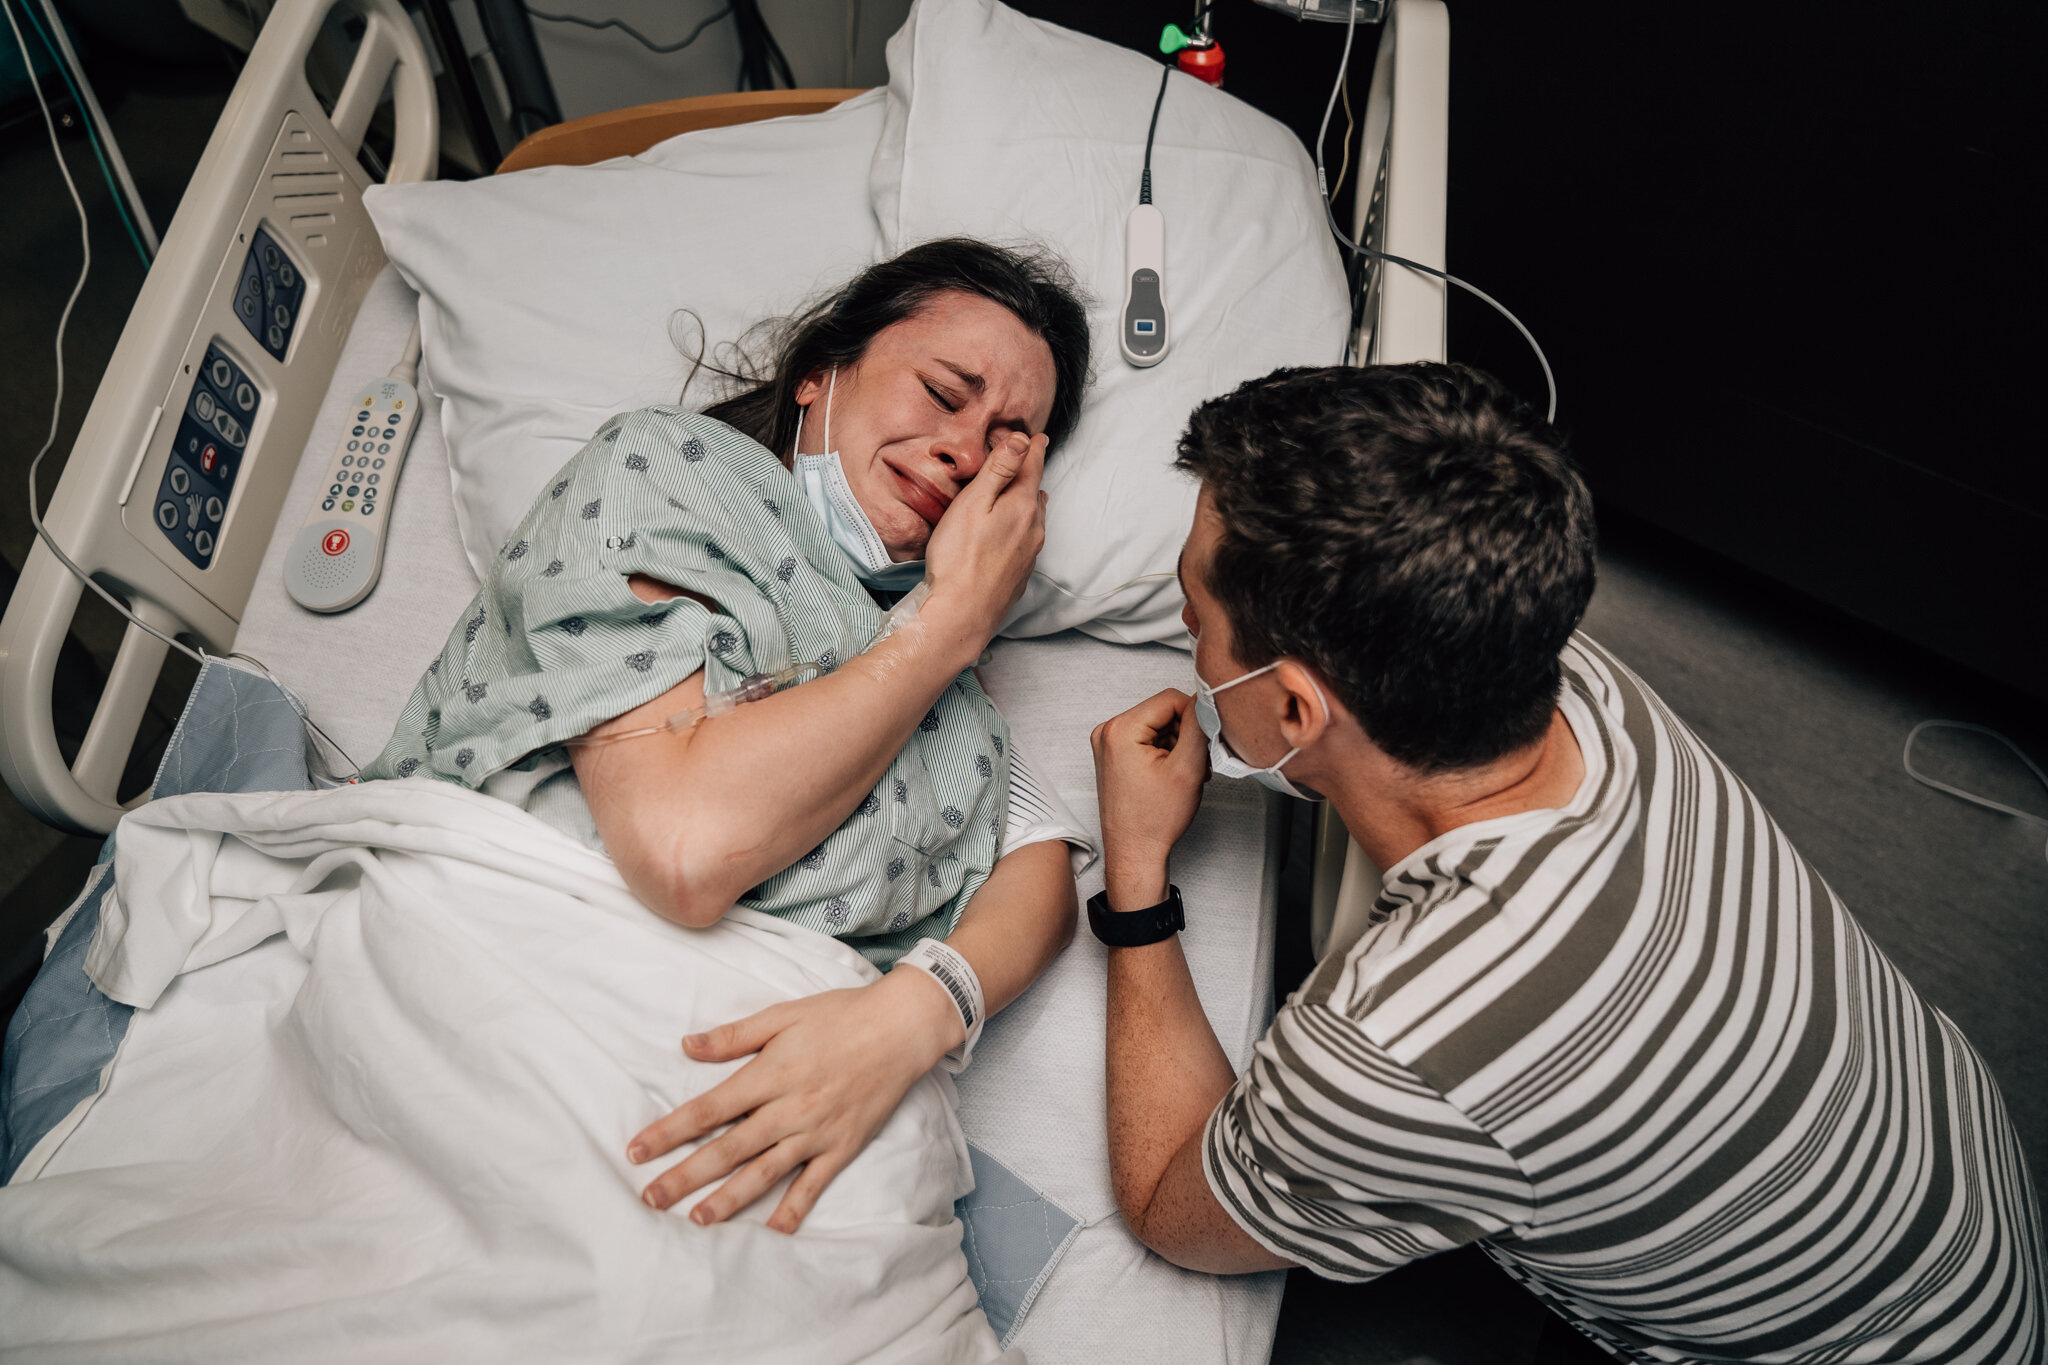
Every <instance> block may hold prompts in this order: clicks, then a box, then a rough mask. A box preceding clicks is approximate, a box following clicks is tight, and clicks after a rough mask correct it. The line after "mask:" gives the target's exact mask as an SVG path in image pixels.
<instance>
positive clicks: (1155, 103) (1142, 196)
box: [1138, 66, 1173, 204]
mask: <svg viewBox="0 0 2048 1365" xmlns="http://www.w3.org/2000/svg"><path fill="white" fill-rule="evenodd" d="M1172 75H1173V68H1172V67H1171V66H1169V67H1167V68H1166V69H1165V70H1164V71H1161V72H1160V73H1159V93H1158V94H1157V95H1154V96H1153V97H1152V126H1151V127H1149V128H1147V129H1146V130H1145V173H1144V175H1142V176H1141V177H1139V179H1138V202H1139V203H1141V204H1149V203H1151V202H1152V139H1153V137H1154V136H1155V135H1156V134H1157V133H1158V132H1159V106H1160V105H1162V104H1164V103H1166V82H1167V79H1168V78H1169V77H1171V76H1172Z"/></svg>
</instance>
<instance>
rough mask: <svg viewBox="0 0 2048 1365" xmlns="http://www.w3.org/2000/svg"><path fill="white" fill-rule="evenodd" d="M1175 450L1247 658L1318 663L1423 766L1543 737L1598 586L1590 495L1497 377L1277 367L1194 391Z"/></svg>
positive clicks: (1493, 755) (1386, 746) (1432, 768)
mask: <svg viewBox="0 0 2048 1365" xmlns="http://www.w3.org/2000/svg"><path fill="white" fill-rule="evenodd" d="M1177 464H1178V466H1179V467H1180V468H1181V469H1184V470H1187V471H1188V472H1189V473H1191V474H1193V475H1194V476H1195V477H1196V478H1198V479H1200V480H1201V481H1202V486H1203V487H1204V488H1205V489H1206V490H1207V491H1208V493H1209V495H1210V498H1211V499H1212V501H1213V502H1214V504H1215V507H1216V510H1217V512H1218V513H1219V514H1220V516H1221V520H1222V523H1223V531H1222V539H1221V541H1220V543H1219V544H1218V546H1217V549H1216V554H1215V557H1214V559H1213V560H1212V562H1211V563H1210V565H1209V568H1208V573H1207V577H1206V580H1205V583H1204V586H1205V587H1207V588H1208V590H1209V591H1210V592H1211V593H1213V594H1214V595H1215V597H1216V598H1217V600H1218V601H1219V602H1220V603H1221V604H1222V607H1223V611H1224V613H1225V615H1226V616H1227V618H1228V619H1229V622H1230V632H1231V636H1232V639H1233V640H1234V642H1235V652H1236V654H1237V655H1238V658H1239V659H1240V660H1241V661H1242V662H1243V663H1244V664H1245V665H1246V666H1248V667H1254V668H1256V667H1259V666H1260V665H1263V664H1267V663H1270V662H1272V661H1273V660H1274V659H1277V658H1281V657H1288V658H1294V659H1298V660H1300V661H1301V662H1303V663H1306V664H1308V665H1309V666H1310V667H1312V668H1313V669H1315V671H1316V672H1317V673H1318V674H1320V675H1321V676H1322V677H1323V678H1324V679H1325V680H1327V681H1328V682H1329V684H1330V685H1331V686H1333V687H1334V688H1335V689H1336V691H1337V695H1338V697H1339V698H1341V699H1342V701H1343V702H1344V705H1345V706H1346V707H1348V708H1349V709H1350V711H1351V713H1352V714H1353V715H1354V716H1356V717H1357V718H1358V721H1359V724H1360V725H1362V726H1363V727H1364V728H1365V731H1366V734H1367V735H1368V736H1370V737H1371V739H1372V741H1373V743H1375V744H1376V745H1378V746H1379V747H1380V748H1381V749H1382V750H1384V751H1385V752H1386V753H1388V754H1389V755H1391V756H1392V757H1394V758H1395V759H1397V760H1399V761H1400V762H1402V763H1405V764H1407V765H1409V766H1410V767H1413V768H1416V769H1419V770H1421V771H1423V772H1431V773H1435V772H1446V771H1451V770H1455V769H1459V768H1468V767H1472V766H1475V765H1477V764H1482V763H1487V762H1491V761H1492V760H1494V759H1497V758H1500V757H1501V756H1503V755H1505V754H1508V753H1511V752H1513V751H1514V750H1516V749H1519V748H1522V747H1524V746H1526V745H1528V744H1532V743H1534V742H1535V741H1536V740H1538V739H1540V738H1541V737H1542V735H1543V732H1544V729H1545V727H1546V726H1547V725H1548V724H1549V723H1550V714H1551V710H1552V708H1553V707H1555V705H1556V704H1557V694H1558V686H1559V677H1560V666H1559V662H1558V653H1559V651H1560V650H1562V649H1563V648H1564V645H1565V642H1566V640H1567V639H1569V638H1570V636H1571V633H1572V631H1573V630H1574V629H1575V628H1576V627H1577V626H1578V623H1579V618H1580V617H1581V616H1583V615H1584V614H1585V610H1586V602H1587V600H1588V599H1589V598H1590V597H1591V596H1592V595H1593V574H1594V564H1593V561H1594V532H1593V500H1592V496H1591V494H1590V493H1588V492H1587V490H1586V485H1585V482H1584V481H1583V480H1582V479H1581V478H1580V477H1579V473H1578V470H1577V469H1576V468H1575V467H1574V466H1573V463H1572V460H1571V458H1570V456H1569V455H1567V454H1566V453H1565V450H1564V443H1563V440H1562V438H1561V437H1560V436H1559V434H1558V432H1557V431H1556V430H1555V429H1554V428H1552V427H1551V426H1550V424H1549V423H1547V422H1545V421H1543V420H1542V419H1541V418H1539V417H1537V416H1536V415H1535V414H1534V413H1533V412H1531V411H1530V410H1529V409H1528V408H1527V407H1525V406H1524V405H1523V404H1522V403H1520V402H1519V401H1517V400H1516V399H1515V398H1514V397H1513V396H1512V395H1510V394H1509V393H1508V392H1507V390H1505V389H1503V388H1502V387H1501V386H1500V384H1499V383H1498V382H1496V381H1495V380H1494V379H1492V378H1491V377H1489V376H1488V375H1485V374H1482V373H1481V372H1479V371H1478V370H1474V369H1471V368H1468V367H1466V366H1463V365H1436V364H1415V365H1383V366H1367V367H1364V368H1356V369H1353V368H1339V367H1332V368H1327V369H1286V370H1276V371H1274V372H1273V373H1272V374H1270V375H1267V376H1266V377H1265V378H1263V379H1254V380H1251V381H1250V382H1248V383H1245V384H1242V385H1240V386H1239V387H1238V388H1237V389H1236V390H1235V391H1233V392H1231V393H1229V394H1226V395H1224V396H1223V397H1221V398H1215V399H1211V400H1210V401H1209V402H1207V403H1204V404H1203V405H1202V406H1201V407H1199V408H1197V409H1196V410H1195V414H1194V417H1193V419H1192V420H1191V421H1190V422H1189V424H1188V429H1187V433H1186V434H1185V435H1184V436H1182V437H1181V442H1180V457H1179V460H1178V461H1177ZM1217 681H1218V682H1221V681H1223V680H1222V679H1220V678H1219V679H1217Z"/></svg>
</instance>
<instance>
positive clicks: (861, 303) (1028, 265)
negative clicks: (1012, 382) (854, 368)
mask: <svg viewBox="0 0 2048 1365" xmlns="http://www.w3.org/2000/svg"><path fill="white" fill-rule="evenodd" d="M948 292H952V293H961V294H973V295H976V296H978V297H980V298H984V299H987V300H989V302H991V303H997V304H1001V305H1002V306H1003V307H1005V308H1007V309H1009V310H1010V311H1011V312H1012V313H1014V314H1016V316H1017V320H1018V321H1019V322H1022V323H1023V324H1024V325H1025V326H1026V327H1028V328H1030V329H1031V330H1032V332H1034V333H1035V334H1036V335H1037V336H1038V337H1040V338H1041V339H1042V340H1043V341H1044V342H1045V344H1046V346H1047V348H1048V349H1050V350H1051V351H1052V371H1053V398H1052V417H1051V419H1050V420H1049V421H1047V422H1046V424H1045V434H1046V436H1047V437H1048V438H1049V441H1048V444H1049V445H1050V446H1052V447H1057V446H1058V445H1059V443H1060V442H1061V441H1062V440H1064V439H1065V438H1066V436H1067V434H1068V433H1069V432H1071V431H1072V430H1073V429H1074V423H1075V421H1077V420H1078V419H1079V418H1080V415H1081V395H1082V391H1083V390H1084V389H1086V388H1087V386H1088V314H1087V310H1086V309H1084V308H1083V307H1082V304H1081V300H1080V297H1079V294H1078V291H1077V290H1076V288H1075V285H1074V280H1073V275H1072V273H1071V272H1069V271H1068V269H1067V267H1066V266H1065V264H1064V263H1062V262H1061V261H1060V259H1059V258H1058V257H1057V256H1055V255H1053V254H1052V253H1051V252H1049V251H1043V250H1025V249H1020V248H1016V247H1001V246H992V245H990V244H989V243H987V242H978V241H974V240H973V239H971V238H967V237H944V238H940V239H939V240H937V241H932V242H926V243H924V244H923V245H921V246H914V247H912V248H910V249H909V250H908V251H905V252H903V253H902V254H901V255H898V256H895V257H893V258H891V259H890V260H886V261H880V262H877V263H876V264H874V265H871V266H869V267H868V268H867V269H865V270H863V271H861V272H860V274H858V275H856V276H854V277H853V278H852V279H851V280H849V281H848V282H847V283H846V285H845V286H844V287H842V288H840V289H839V290H837V291H836V292H834V293H832V294H829V295H827V296H826V297H824V298H822V299H820V300H818V301H817V302H816V303H813V304H811V305H810V306H809V307H807V308H805V309H804V310H803V311H802V312H800V313H797V314H795V315H794V316H792V317H787V318H780V319H777V320H776V321H774V322H771V323H766V324H763V328H762V329H759V330H762V331H765V337H764V339H763V340H761V342H760V343H759V344H760V346H761V349H762V350H763V351H764V352H765V354H764V355H762V356H761V357H760V358H759V359H758V360H757V359H754V358H752V357H750V356H748V355H747V354H746V352H747V349H748V348H747V345H746V343H744V342H743V343H742V345H741V347H740V352H741V354H740V356H739V357H738V359H739V363H738V364H736V365H733V366H729V367H725V368H718V367H713V366H708V365H707V366H705V368H709V369H714V371H715V372H716V373H720V374H723V375H725V376H726V377H727V378H730V379H735V380H738V381H739V382H740V383H741V384H742V385H744V387H743V388H742V389H741V391H740V392H738V393H736V394H734V395H733V396H732V397H730V398H727V399H724V400H722V401H720V402H717V403H714V404H712V405H711V406H710V407H708V408H706V409H704V414H705V416H707V417H716V418H717V419H718V420H719V421H721V422H724V423H726V424H727V425H728V426H731V427H733V428H735V429H736V430H739V431H742V432H744V433H746V434H747V435H749V436H751V437H753V438H754V439H755V440H757V441H759V442H760V443H761V444H762V445H764V446H766V447H768V449H770V450H772V451H774V452H775V454H776V456H777V457H778V458H785V459H786V458H787V457H788V453H789V450H790V445H791V442H793V441H794V440H795V439H796V428H797V422H798V420H799V417H798V412H797V406H796V390H797V385H799V384H801V383H802V382H803V381H804V379H805V378H806V377H808V376H810V375H813V374H816V373H817V372H818V371H820V370H825V369H831V368H833V367H835V366H837V367H840V368H845V367H847V366H850V365H853V364H855V363H856V362H858V361H859V360H860V358H861V357H862V356H863V355H865V354H866V353H867V349H868V343H869V342H871V341H873V340H874V338H875V336H876V334H877V333H879V332H881V331H882V330H883V329H884V328H887V327H891V326H894V325H895V324H896V323H899V322H901V321H903V320H904V319H905V318H908V317H912V316H914V315H915V314H916V313H917V312H918V311H919V310H921V309H923V308H924V307H925V305H927V304H929V303H930V302H931V301H932V300H933V299H935V298H937V297H938V296H939V295H941V294H945V293H948ZM750 335H752V334H750ZM700 363H701V362H700ZM692 373H693V374H694V371H693V372H692ZM685 387H687V385H685Z"/></svg>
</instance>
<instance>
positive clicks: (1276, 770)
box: [1195, 659, 1330, 801]
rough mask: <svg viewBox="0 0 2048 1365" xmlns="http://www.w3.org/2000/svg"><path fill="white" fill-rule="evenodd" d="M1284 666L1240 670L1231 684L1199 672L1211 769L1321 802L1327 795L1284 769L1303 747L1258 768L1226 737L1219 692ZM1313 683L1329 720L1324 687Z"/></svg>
mask: <svg viewBox="0 0 2048 1365" xmlns="http://www.w3.org/2000/svg"><path fill="white" fill-rule="evenodd" d="M1279 666H1280V661H1279V660H1277V659H1275V660H1274V661H1273V662H1272V663H1269V664H1267V665H1266V666H1265V667H1264V668H1255V669H1253V670H1252V671H1251V672H1249V673H1240V674H1239V675H1238V676H1237V677H1235V678H1232V679H1231V680H1230V681H1229V682H1227V683H1218V684H1217V685H1216V686H1214V687H1211V686H1209V684H1207V683H1205V682H1203V681H1202V675H1201V674H1200V673H1197V674H1195V723H1196V724H1197V725H1199V726H1201V727H1202V733H1203V734H1205V735H1207V736H1208V737H1209V771H1210V772H1213V773H1215V774H1216V775H1217V776H1218V777H1249V778H1250V779H1252V781H1254V782H1256V783H1258V784H1259V785H1260V786H1262V787H1265V788H1268V789H1269V790H1272V791H1276V792H1279V793H1280V794H1281V795H1282V796H1292V797H1296V798H1298V799H1300V800H1303V801H1320V800H1322V799H1323V798H1322V797H1321V796H1318V795H1316V794H1314V793H1312V792H1305V791H1303V790H1301V788H1299V787H1297V786H1295V785H1294V784H1293V783H1292V782H1289V781H1288V780H1287V779H1286V777H1284V776H1283V775H1282V774H1281V772H1280V770H1281V769H1282V768H1284V767H1286V766H1287V760H1288V759H1290V758H1293V757H1294V756H1295V755H1296V754H1298V753H1300V752H1301V750H1300V749H1299V748H1295V749H1289V750H1288V751H1287V752H1286V753H1284V754H1282V755H1281V756H1280V761H1279V762H1278V763H1275V764H1273V765H1272V766H1271V767H1268V768H1254V767H1253V766H1252V765H1251V764H1249V763H1247V762H1245V761H1244V760H1243V759H1241V758H1239V757H1238V756H1237V755H1236V754H1234V753H1232V752H1231V750H1230V745H1229V744H1228V743H1226V742H1225V741H1224V738H1223V717H1222V715H1221V714H1219V713H1218V712H1217V710H1216V694H1217V693H1218V692H1227V691H1229V690H1230V689H1231V688H1233V687H1235V686H1237V685H1238V684H1239V683H1241V682H1249V681H1250V680H1251V679H1253V678H1256V677H1258V676H1259V675H1260V674H1261V673H1270V672H1272V671H1273V670H1274V669H1276V668H1278V667H1279ZM1309 686H1310V687H1313V688H1315V689H1316V701H1317V702H1319V703H1321V705H1322V708H1323V717H1324V719H1326V720H1327V719H1328V718H1329V715H1330V704H1329V702H1328V701H1325V700H1324V698H1323V689H1322V687H1321V686H1320V685H1318V684H1317V683H1316V681H1315V679H1313V678H1311V679H1309Z"/></svg>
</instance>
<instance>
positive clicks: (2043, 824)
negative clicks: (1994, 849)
mask: <svg viewBox="0 0 2048 1365" xmlns="http://www.w3.org/2000/svg"><path fill="white" fill-rule="evenodd" d="M1922 730H1963V731H1967V732H1968V733H1970V734H1973V735H1989V736H1991V738H1993V739H1995V740H1997V741H1998V742H1999V743H2000V744H2003V745H2004V746H2005V747H2006V748H2008V749H2010V750H2012V751H2013V753H2014V755H2016V756H2017V757H2018V758H2019V761H2020V762H2022V763H2024V764H2026V765H2027V769H2028V771H2030V772H2032V773H2033V774H2034V777H2035V778H2036V780H2038V781H2039V782H2040V784H2041V785H2042V786H2043V787H2044V788H2048V772H2043V771H2042V770H2041V765H2040V764H2038V763H2036V762H2034V760H2033V759H2031V758H2029V757H2028V756H2027V753H2026V751H2025V750H2024V749H2022V748H2020V746H2019V745H2017V744H2015V743H2013V742H2012V741H2011V740H2009V739H2007V738H2006V737H2005V736H2004V735H2001V734H2000V733H1998V731H1996V730H1993V729H1991V728H1990V727H1989V726H1985V725H1972V724H1971V723H1970V722H1968V721H1966V720H1923V721H1921V722H1920V723H1919V724H1918V725H1916V726H1914V727H1913V729H1912V732H1911V733H1909V734H1908V735H1907V736H1906V747H1905V750H1904V751H1903V752H1902V753H1901V754H1900V755H1899V758H1900V761H1901V762H1903V763H1904V764H1905V765H1906V776H1908V777H1910V778H1912V779H1913V780H1914V781H1915V782H1918V783H1919V784H1920V785H1921V786H1923V787H1932V788H1934V789H1935V790H1936V791H1938V792H1946V793H1947V794H1948V795H1950V796H1954V797H1959V798H1960V799H1962V800H1964V801H1968V802H1969V803H1970V804H1971V805H1973V806H1982V807H1984V808H1985V809H1986V810H1995V811H1997V812H1998V813H1999V814H2001V815H2010V816H2012V817H2013V818H2014V819H2016V820H2022V821H2025V822H2026V823H2027V824H2030V825H2034V826H2037V827H2040V828H2043V829H2048V816H2044V815H2036V814H2034V812H2032V811H2030V810H2021V809H2020V808H2019V807H2018V806H2008V805H2006V804H2005V803H2004V802H2003V801H1993V800H1992V799H1991V798H1990V797H1988V796H1979V795H1977V794H1976V793H1975V792H1970V791H1964V790H1963V789H1962V788H1961V787H1955V786H1950V785H1949V784H1948V783H1946V782H1941V781H1937V780H1936V779H1934V778H1932V777H1929V776H1928V775H1927V774H1926V773H1923V772H1921V771H1920V770H1919V769H1918V768H1916V767H1914V766H1913V741H1914V740H1916V739H1918V738H1920V732H1921V731H1922ZM2042 852H2043V856H2044V857H2048V847H2044V849H2043V851H2042Z"/></svg>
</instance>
